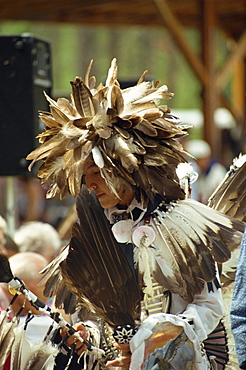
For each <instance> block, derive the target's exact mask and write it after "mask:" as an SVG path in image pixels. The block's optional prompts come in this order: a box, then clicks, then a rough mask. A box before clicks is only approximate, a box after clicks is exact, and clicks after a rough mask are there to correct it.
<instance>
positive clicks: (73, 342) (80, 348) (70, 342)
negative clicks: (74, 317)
mask: <svg viewBox="0 0 246 370" xmlns="http://www.w3.org/2000/svg"><path fill="white" fill-rule="evenodd" d="M73 328H74V329H75V330H76V331H77V332H78V334H79V335H80V337H81V338H82V339H83V340H87V338H88V333H87V331H86V329H85V326H84V325H83V324H82V323H77V324H75V325H73ZM67 331H68V328H66V327H64V328H62V329H61V331H60V334H61V336H62V337H63V338H64V337H65V336H66V335H67ZM65 344H66V346H68V347H70V348H72V347H73V346H74V347H75V348H74V350H75V352H76V353H77V354H78V355H79V356H80V355H81V353H83V352H84V351H85V350H86V349H87V346H86V345H85V344H84V343H82V342H80V341H79V339H78V338H77V336H76V335H74V334H72V335H70V336H69V337H68V339H67V340H66V341H65Z"/></svg>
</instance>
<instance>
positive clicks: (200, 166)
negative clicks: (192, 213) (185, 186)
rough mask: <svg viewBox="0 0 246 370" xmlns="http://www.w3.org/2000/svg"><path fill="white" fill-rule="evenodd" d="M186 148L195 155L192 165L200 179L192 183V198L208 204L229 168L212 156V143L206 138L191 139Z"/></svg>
mask: <svg viewBox="0 0 246 370" xmlns="http://www.w3.org/2000/svg"><path fill="white" fill-rule="evenodd" d="M185 149H186V150H187V151H188V152H189V153H190V154H191V155H192V156H193V157H195V161H194V162H192V166H193V167H194V169H195V171H196V172H197V173H198V179H197V180H196V181H195V182H194V183H193V184H192V185H191V198H193V199H196V200H198V201H199V202H201V203H204V204H207V202H208V198H209V197H210V196H211V195H212V193H213V191H214V190H215V189H216V188H217V186H218V185H219V184H220V183H221V181H222V180H223V178H224V176H225V174H226V172H227V169H226V167H225V166H224V165H222V164H221V163H219V162H218V161H217V160H216V159H215V158H213V157H212V151H211V148H210V145H209V144H208V143H207V142H206V141H204V140H190V141H188V142H187V143H186V144H185Z"/></svg>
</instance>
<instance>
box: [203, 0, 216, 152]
mask: <svg viewBox="0 0 246 370" xmlns="http://www.w3.org/2000/svg"><path fill="white" fill-rule="evenodd" d="M201 14H202V17H201V19H202V27H201V35H202V59H203V62H204V66H205V69H206V71H207V74H208V84H206V85H205V84H204V85H203V92H202V98H203V99H202V104H203V114H204V125H203V138H204V140H206V141H207V142H208V143H209V144H210V146H211V149H212V153H213V155H214V156H215V157H216V158H217V159H220V158H221V151H220V135H219V130H218V128H217V127H216V125H215V122H214V112H215V110H216V108H218V102H219V96H218V91H217V89H216V74H215V56H216V45H215V38H216V12H215V0H201Z"/></svg>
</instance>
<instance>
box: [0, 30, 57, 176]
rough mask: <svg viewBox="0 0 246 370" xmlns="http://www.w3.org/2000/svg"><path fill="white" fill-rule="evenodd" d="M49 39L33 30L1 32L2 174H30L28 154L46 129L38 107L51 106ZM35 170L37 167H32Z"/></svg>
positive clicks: (0, 139) (0, 115)
mask: <svg viewBox="0 0 246 370" xmlns="http://www.w3.org/2000/svg"><path fill="white" fill-rule="evenodd" d="M51 74H52V72H51V50H50V43H49V42H48V41H47V40H42V39H40V38H38V37H36V36H34V35H32V34H22V35H6V36H5V35H3V36H0V176H21V175H23V176H27V175H28V169H27V167H28V165H29V164H30V161H26V159H25V158H26V156H27V154H28V153H30V152H31V151H32V150H33V149H35V148H36V147H37V146H38V140H37V139H36V138H35V137H36V136H37V135H38V134H39V133H40V132H41V131H42V129H43V123H42V121H41V120H40V119H39V118H38V111H39V110H41V111H47V110H49V106H48V102H47V100H46V99H45V96H44V93H43V92H44V91H45V92H46V93H47V94H48V95H49V96H50V95H51V89H52V76H51ZM34 172H35V173H36V171H35V170H34V171H33V174H34Z"/></svg>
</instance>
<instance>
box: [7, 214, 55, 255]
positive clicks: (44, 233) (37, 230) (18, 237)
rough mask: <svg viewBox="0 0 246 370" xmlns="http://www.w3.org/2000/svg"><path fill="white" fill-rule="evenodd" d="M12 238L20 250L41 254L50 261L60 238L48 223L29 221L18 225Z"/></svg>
mask: <svg viewBox="0 0 246 370" xmlns="http://www.w3.org/2000/svg"><path fill="white" fill-rule="evenodd" d="M14 240H15V242H16V244H17V245H18V246H19V250H20V252H35V253H39V254H42V256H44V257H45V258H46V259H47V260H48V262H50V261H51V260H52V259H53V258H54V257H55V256H56V255H57V253H58V252H59V249H60V247H61V239H60V237H59V234H58V232H57V231H56V230H55V228H54V227H53V226H51V225H50V224H48V223H44V222H39V221H31V222H27V223H26V224H24V225H22V226H20V227H19V229H17V230H16V232H15V233H14Z"/></svg>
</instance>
